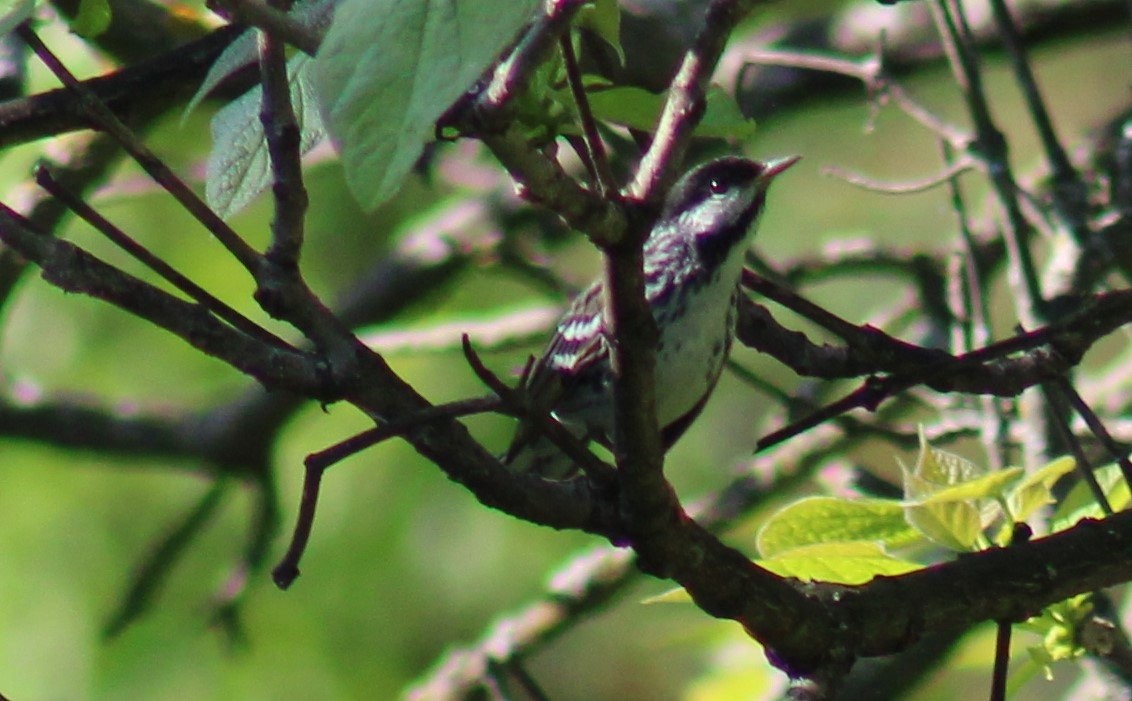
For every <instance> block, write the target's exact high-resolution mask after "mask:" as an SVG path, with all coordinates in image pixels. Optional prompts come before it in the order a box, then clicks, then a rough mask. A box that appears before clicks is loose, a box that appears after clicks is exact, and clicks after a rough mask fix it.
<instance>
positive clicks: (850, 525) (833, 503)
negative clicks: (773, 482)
mask: <svg viewBox="0 0 1132 701" xmlns="http://www.w3.org/2000/svg"><path fill="white" fill-rule="evenodd" d="M917 540H919V534H917V532H916V531H915V530H914V529H913V528H911V527H910V526H909V525H908V522H907V521H905V520H904V507H903V505H901V504H900V502H898V501H893V500H890V499H856V500H849V499H838V498H836V497H810V498H808V499H802V500H800V501H796V502H794V503H793V504H790V505H788V506H786V507H784V508H783V509H782V510H780V511H778V512H777V513H775V514H774V515H773V516H771V517H770V519H768V520H767V522H766V523H764V524H763V526H762V528H761V529H760V530H759V535H758V539H757V541H756V544H757V547H758V549H759V554H761V555H762V556H763V557H774V556H775V555H777V554H779V553H781V552H785V551H787V550H793V549H795V548H798V547H801V546H805V545H813V544H815V543H844V542H849V541H875V542H879V543H884V544H885V545H887V546H889V547H898V546H901V545H908V544H910V543H913V542H915V541H917Z"/></svg>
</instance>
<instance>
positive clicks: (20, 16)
mask: <svg viewBox="0 0 1132 701" xmlns="http://www.w3.org/2000/svg"><path fill="white" fill-rule="evenodd" d="M34 13H35V0H0V36H2V35H7V34H9V33H11V32H12V30H14V29H15V28H16V27H18V26H20V24H22V23H24V22H26V21H27V20H29V19H31V16H32V14H34Z"/></svg>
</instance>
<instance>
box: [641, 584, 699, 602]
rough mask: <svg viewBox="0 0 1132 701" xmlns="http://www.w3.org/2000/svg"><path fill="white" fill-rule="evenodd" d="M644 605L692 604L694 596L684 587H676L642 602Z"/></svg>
mask: <svg viewBox="0 0 1132 701" xmlns="http://www.w3.org/2000/svg"><path fill="white" fill-rule="evenodd" d="M641 603H642V604H690V603H692V596H691V594H689V593H688V590H687V589H685V588H684V587H676V588H675V589H669V590H668V591H665V592H661V593H660V594H657V595H656V596H650V597H647V598H645V599H642V600H641Z"/></svg>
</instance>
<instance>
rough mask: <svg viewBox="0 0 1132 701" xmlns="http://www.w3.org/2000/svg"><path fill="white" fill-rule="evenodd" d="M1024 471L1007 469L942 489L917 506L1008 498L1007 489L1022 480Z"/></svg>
mask: <svg viewBox="0 0 1132 701" xmlns="http://www.w3.org/2000/svg"><path fill="white" fill-rule="evenodd" d="M1022 474H1023V470H1022V468H1020V467H1007V468H1003V469H1001V470H996V471H994V472H989V473H987V474H985V475H983V476H982V477H977V478H975V479H972V480H968V481H966V482H960V483H958V484H956V485H954V486H951V487H947V488H945V489H940V490H939V491H937V492H934V493H932V494H931V496H929V497H927V498H926V499H922V500H920V501H918V502H916V504H917V505H924V504H939V503H943V502H948V501H968V502H973V501H975V500H978V499H999V498H1004V497H1005V496H1006V488H1007V487H1008V486H1010V485H1012V484H1014V483H1015V482H1017V481H1018V480H1019V479H1021V478H1022Z"/></svg>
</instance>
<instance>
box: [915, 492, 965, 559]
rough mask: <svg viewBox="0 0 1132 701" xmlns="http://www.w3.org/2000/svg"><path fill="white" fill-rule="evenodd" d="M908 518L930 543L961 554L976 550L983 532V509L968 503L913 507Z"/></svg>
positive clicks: (952, 502)
mask: <svg viewBox="0 0 1132 701" xmlns="http://www.w3.org/2000/svg"><path fill="white" fill-rule="evenodd" d="M904 517H905V518H906V519H907V521H908V523H909V524H911V525H912V527H913V528H915V529H916V530H917V531H919V532H920V533H922V534H924V536H925V537H927V538H928V539H930V540H932V541H933V542H935V543H938V544H939V545H942V546H943V547H945V548H949V549H951V550H955V551H958V552H968V551H971V550H974V549H975V546H976V545H977V544H978V543H979V536H980V535H981V534H982V531H983V524H982V518H981V516H980V513H979V509H978V508H976V507H975V505H974V504H971V503H969V502H965V501H958V502H954V501H944V502H935V503H931V504H926V505H921V504H909V505H907V506H905V507H904Z"/></svg>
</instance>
